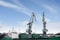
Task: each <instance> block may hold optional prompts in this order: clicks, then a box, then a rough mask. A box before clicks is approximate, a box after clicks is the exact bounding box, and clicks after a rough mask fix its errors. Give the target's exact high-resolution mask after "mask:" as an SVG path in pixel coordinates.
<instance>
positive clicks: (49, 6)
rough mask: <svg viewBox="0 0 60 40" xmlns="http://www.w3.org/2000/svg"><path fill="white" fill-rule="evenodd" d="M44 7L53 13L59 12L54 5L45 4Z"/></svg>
mask: <svg viewBox="0 0 60 40" xmlns="http://www.w3.org/2000/svg"><path fill="white" fill-rule="evenodd" d="M43 7H44V8H45V9H47V10H49V11H50V12H51V13H56V12H57V10H56V8H55V6H54V7H53V6H51V5H47V4H44V5H43Z"/></svg>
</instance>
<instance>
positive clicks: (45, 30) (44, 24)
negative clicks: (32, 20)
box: [42, 12, 48, 37]
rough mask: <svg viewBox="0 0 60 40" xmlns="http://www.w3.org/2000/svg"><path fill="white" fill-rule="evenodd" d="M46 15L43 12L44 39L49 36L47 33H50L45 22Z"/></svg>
mask: <svg viewBox="0 0 60 40" xmlns="http://www.w3.org/2000/svg"><path fill="white" fill-rule="evenodd" d="M44 16H45V15H44V12H43V19H42V21H43V37H46V36H47V35H46V32H47V31H48V30H47V29H46V21H45V17H44Z"/></svg>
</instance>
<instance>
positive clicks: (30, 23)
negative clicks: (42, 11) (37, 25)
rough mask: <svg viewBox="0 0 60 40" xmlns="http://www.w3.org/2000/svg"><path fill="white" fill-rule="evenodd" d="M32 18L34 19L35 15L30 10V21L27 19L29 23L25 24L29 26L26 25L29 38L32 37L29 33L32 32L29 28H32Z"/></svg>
mask: <svg viewBox="0 0 60 40" xmlns="http://www.w3.org/2000/svg"><path fill="white" fill-rule="evenodd" d="M34 20H36V17H35V14H34V12H32V16H31V18H30V21H29V23H28V24H27V25H28V26H29V27H28V30H27V32H28V36H29V38H31V37H32V35H31V32H32V30H31V28H32V25H33V22H34Z"/></svg>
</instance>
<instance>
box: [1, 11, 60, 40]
mask: <svg viewBox="0 0 60 40" xmlns="http://www.w3.org/2000/svg"><path fill="white" fill-rule="evenodd" d="M34 21H36V16H35V14H34V12H32V16H31V18H30V21H29V23H28V24H27V25H28V29H27V30H26V32H27V33H19V34H18V33H17V32H16V31H9V32H8V33H3V34H1V33H0V40H60V33H57V34H47V32H48V29H47V28H46V21H45V14H44V12H43V15H42V22H43V29H42V32H43V33H42V34H36V33H32V30H31V28H32V25H33V23H34Z"/></svg>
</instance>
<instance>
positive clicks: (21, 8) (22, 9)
mask: <svg viewBox="0 0 60 40" xmlns="http://www.w3.org/2000/svg"><path fill="white" fill-rule="evenodd" d="M14 2H15V0H14ZM15 3H16V4H17V5H16V4H15V5H14V4H12V3H9V2H5V1H0V6H4V7H8V8H14V9H16V11H18V12H22V13H25V14H26V15H28V16H30V15H31V13H32V11H31V10H30V9H28V8H26V7H25V6H24V5H22V4H21V3H19V1H18V0H16V2H15Z"/></svg>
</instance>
